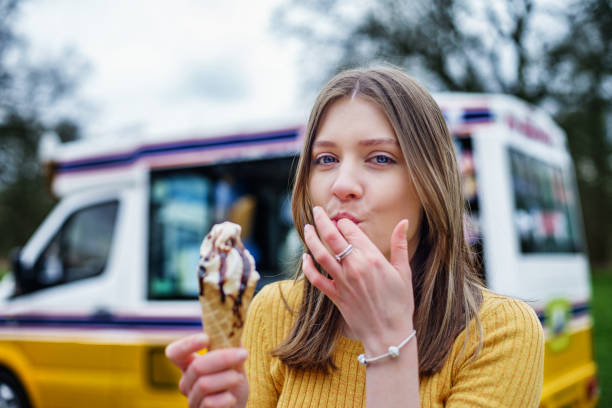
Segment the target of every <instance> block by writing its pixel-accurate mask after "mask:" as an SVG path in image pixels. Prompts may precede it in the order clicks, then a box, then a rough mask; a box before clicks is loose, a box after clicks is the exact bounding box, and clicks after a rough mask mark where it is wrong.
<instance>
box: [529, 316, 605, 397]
mask: <svg viewBox="0 0 612 408" xmlns="http://www.w3.org/2000/svg"><path fill="white" fill-rule="evenodd" d="M550 343H551V340H550V339H549V340H547V341H546V353H545V355H544V384H543V388H542V398H541V404H540V406H541V407H542V408H557V407H559V408H561V407H563V408H565V407H572V408H574V407H575V408H590V407H595V406H596V405H597V399H592V400H589V399H588V398H587V385H588V383H589V381H590V380H591V379H592V378H593V377H594V376H595V375H596V373H597V368H596V365H595V362H594V361H593V345H592V329H591V328H590V327H589V328H585V329H583V330H578V331H575V332H572V333H570V334H569V344H568V346H567V348H565V349H564V350H562V351H554V349H553V348H552V347H551V346H550Z"/></svg>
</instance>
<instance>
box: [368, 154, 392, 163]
mask: <svg viewBox="0 0 612 408" xmlns="http://www.w3.org/2000/svg"><path fill="white" fill-rule="evenodd" d="M372 159H373V160H374V162H375V163H376V164H393V163H395V160H393V159H392V158H391V157H389V156H387V155H384V154H377V155H376V156H374V157H373V158H372Z"/></svg>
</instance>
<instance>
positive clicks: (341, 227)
mask: <svg viewBox="0 0 612 408" xmlns="http://www.w3.org/2000/svg"><path fill="white" fill-rule="evenodd" d="M313 213H314V221H315V226H316V230H315V227H313V226H312V225H307V226H306V228H305V229H304V237H305V240H306V245H307V246H308V248H309V249H310V252H311V254H312V256H311V255H308V254H305V255H304V259H303V269H304V275H305V276H306V278H307V279H308V280H309V281H310V282H311V283H312V284H313V285H314V286H315V287H317V288H318V289H319V290H321V291H322V292H323V293H324V294H325V295H327V296H328V297H329V298H330V299H331V300H332V301H333V302H334V303H335V304H336V306H337V307H338V309H339V310H340V312H341V313H342V316H343V318H344V320H345V322H346V324H347V326H348V329H349V330H350V333H351V334H352V335H353V336H355V337H356V338H357V339H358V340H360V341H362V342H363V344H364V347H365V348H366V353H367V354H368V355H378V354H382V353H385V352H386V351H387V348H388V347H389V346H390V345H396V344H398V343H400V342H401V341H402V340H403V339H404V338H406V336H408V334H410V332H411V331H412V329H413V324H412V315H413V312H414V299H413V296H412V293H413V290H412V273H411V270H410V262H409V257H408V244H407V238H406V231H407V229H408V220H401V221H400V222H399V223H398V224H397V225H396V226H395V228H394V230H393V233H392V234H391V256H390V258H391V259H390V260H387V259H386V258H385V256H384V255H383V254H382V253H381V252H380V250H379V249H378V248H377V247H376V246H375V245H374V244H373V243H372V242H371V240H370V239H369V238H368V237H367V235H365V233H364V232H363V231H362V230H361V229H359V227H358V226H357V225H356V224H355V223H354V222H353V221H352V220H351V217H342V216H339V215H341V213H339V214H336V215H334V218H336V220H335V221H337V226H336V225H334V222H333V220H332V219H330V218H329V217H328V216H327V214H326V213H325V211H324V210H323V209H322V208H320V207H315V208H314V209H313ZM345 215H346V214H345ZM317 232H318V234H317ZM349 244H351V245H352V246H353V250H352V251H351V253H350V254H348V255H347V256H346V257H345V258H344V259H343V260H342V261H340V262H338V261H337V260H336V258H335V257H334V255H335V254H339V253H341V252H342V251H343V250H344V249H346V247H347V246H348V245H349ZM327 248H329V250H328V249H327ZM330 251H331V252H333V253H330ZM314 261H316V262H317V263H318V264H319V265H321V267H322V268H323V269H325V270H326V271H327V272H328V273H329V275H330V276H331V278H332V279H328V278H326V277H325V276H323V275H322V274H320V273H319V272H318V270H317V269H316V266H315V264H314ZM407 294H410V295H409V299H406V296H407Z"/></svg>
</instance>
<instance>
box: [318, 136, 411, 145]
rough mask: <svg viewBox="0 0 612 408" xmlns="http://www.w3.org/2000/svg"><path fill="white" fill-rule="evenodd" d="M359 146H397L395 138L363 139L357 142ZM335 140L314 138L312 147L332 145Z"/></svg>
mask: <svg viewBox="0 0 612 408" xmlns="http://www.w3.org/2000/svg"><path fill="white" fill-rule="evenodd" d="M358 144H359V145H360V146H381V145H393V146H399V142H398V141H397V139H391V138H381V139H365V140H360V141H359V142H358ZM334 146H336V142H333V141H331V140H316V141H315V142H314V144H313V147H334Z"/></svg>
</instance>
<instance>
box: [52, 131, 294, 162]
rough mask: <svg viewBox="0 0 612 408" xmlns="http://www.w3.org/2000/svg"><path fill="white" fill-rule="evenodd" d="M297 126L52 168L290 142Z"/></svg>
mask: <svg viewBox="0 0 612 408" xmlns="http://www.w3.org/2000/svg"><path fill="white" fill-rule="evenodd" d="M299 134H300V133H299V130H298V129H290V130H283V131H278V132H272V133H270V132H268V133H257V134H238V135H232V136H227V137H221V138H214V139H205V140H187V141H181V142H174V143H163V144H158V145H148V146H143V147H140V148H138V149H136V150H134V151H132V152H129V153H123V154H114V155H107V156H98V157H92V158H87V159H81V160H72V161H66V162H61V163H58V164H57V166H56V168H55V170H56V171H57V172H58V173H67V172H72V171H79V170H85V169H98V168H105V167H114V166H124V165H128V164H131V163H133V162H134V161H136V160H138V159H140V158H142V157H145V156H156V155H160V154H168V153H184V152H196V151H200V150H205V149H214V148H221V147H231V146H248V145H253V144H260V143H270V142H279V141H293V140H296V139H297V138H298V137H299Z"/></svg>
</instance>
